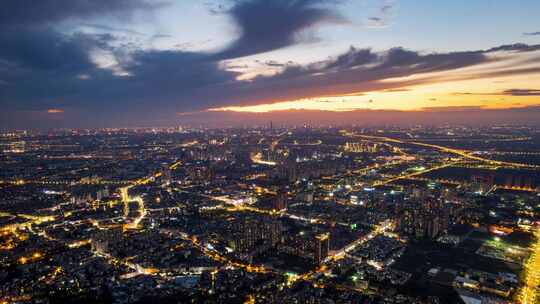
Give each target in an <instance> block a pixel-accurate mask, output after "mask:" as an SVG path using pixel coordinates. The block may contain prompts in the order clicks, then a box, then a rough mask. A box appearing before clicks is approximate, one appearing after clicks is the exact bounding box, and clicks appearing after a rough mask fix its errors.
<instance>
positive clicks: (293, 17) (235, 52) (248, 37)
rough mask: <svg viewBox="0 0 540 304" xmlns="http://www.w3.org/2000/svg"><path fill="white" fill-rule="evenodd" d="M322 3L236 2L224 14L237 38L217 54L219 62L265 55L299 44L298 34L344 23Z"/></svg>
mask: <svg viewBox="0 0 540 304" xmlns="http://www.w3.org/2000/svg"><path fill="white" fill-rule="evenodd" d="M336 2H338V1H336V0H334V1H323V0H272V1H267V0H249V1H248V0H238V1H237V2H236V4H235V5H234V6H233V7H232V8H231V9H230V10H229V11H227V13H228V14H229V15H230V16H231V18H232V19H233V21H234V23H235V24H236V25H237V28H238V31H239V35H240V37H239V38H238V39H237V40H236V41H235V42H233V43H232V44H231V45H230V46H229V47H228V48H226V49H225V50H223V51H222V52H220V53H219V54H218V55H217V57H218V58H220V59H228V58H238V57H243V56H249V55H253V54H258V53H263V52H268V51H272V50H276V49H279V48H283V47H286V46H290V45H292V44H295V43H297V42H298V34H299V33H300V32H301V31H302V30H305V29H308V28H310V27H313V26H315V25H317V24H320V23H325V22H344V19H343V17H341V16H340V15H339V14H338V13H337V12H336V11H335V10H333V9H332V8H329V7H325V4H329V3H330V4H336Z"/></svg>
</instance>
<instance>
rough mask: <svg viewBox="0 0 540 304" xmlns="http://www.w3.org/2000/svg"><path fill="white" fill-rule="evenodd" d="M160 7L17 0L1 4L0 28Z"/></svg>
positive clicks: (118, 1) (125, 1) (119, 1)
mask: <svg viewBox="0 0 540 304" xmlns="http://www.w3.org/2000/svg"><path fill="white" fill-rule="evenodd" d="M160 5H162V4H150V3H148V2H146V1H143V0H114V1H110V0H92V1H88V0H70V1H62V2H61V3H60V2H58V1H57V0H39V1H34V0H17V1H3V2H2V9H1V10H0V27H2V28H6V27H7V26H29V25H38V26H41V25H50V24H52V23H55V22H59V21H63V20H65V19H68V18H84V17H91V16H96V15H103V14H126V13H130V12H132V11H133V10H137V9H152V8H155V7H158V6H160Z"/></svg>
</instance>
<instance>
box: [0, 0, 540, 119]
mask: <svg viewBox="0 0 540 304" xmlns="http://www.w3.org/2000/svg"><path fill="white" fill-rule="evenodd" d="M539 10H540V3H539V2H537V1H532V0H531V1H520V2H519V3H515V2H507V1H505V2H503V1H490V0H478V1H464V0H459V1H436V2H434V1H404V0H402V1H400V0H382V1H375V0H365V1H353V0H328V1H324V0H295V1H286V0H276V1H264V0H237V1H234V0H214V1H144V0H136V1H127V0H121V1H114V2H110V1H105V0H97V1H69V2H68V1H66V2H64V3H62V4H59V2H56V1H39V2H34V1H26V0H25V1H7V2H6V3H5V4H4V5H3V9H2V12H0V26H2V28H3V30H2V32H0V45H2V48H1V49H0V71H1V72H0V105H1V106H2V113H1V114H0V129H24V128H29V129H47V128H92V127H136V126H154V125H155V126H167V125H182V124H191V125H193V124H201V125H212V126H227V125H239V124H242V123H246V124H260V123H263V122H265V121H269V120H274V121H276V122H279V123H282V124H299V123H302V122H308V121H312V122H317V123H318V122H321V123H324V124H332V123H335V124H345V123H350V124H359V125H361V124H376V123H380V124H389V123H396V124H411V123H415V122H418V123H428V124H429V123H432V124H438V123H474V124H484V123H485V124H487V123H511V122H519V123H527V124H532V123H535V121H536V120H537V117H540V107H539V106H540V102H539V96H540V60H539V59H540V34H539V31H540V20H539V19H538V18H537V16H536V12H538V11H539Z"/></svg>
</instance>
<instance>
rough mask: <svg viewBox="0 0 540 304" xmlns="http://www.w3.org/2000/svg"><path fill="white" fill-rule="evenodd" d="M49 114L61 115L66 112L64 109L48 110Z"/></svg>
mask: <svg viewBox="0 0 540 304" xmlns="http://www.w3.org/2000/svg"><path fill="white" fill-rule="evenodd" d="M47 113H50V114H60V113H64V110H62V109H48V110H47Z"/></svg>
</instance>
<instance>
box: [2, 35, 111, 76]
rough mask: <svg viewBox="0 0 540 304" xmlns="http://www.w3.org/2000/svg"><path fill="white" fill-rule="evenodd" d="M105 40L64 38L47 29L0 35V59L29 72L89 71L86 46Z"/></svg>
mask: <svg viewBox="0 0 540 304" xmlns="http://www.w3.org/2000/svg"><path fill="white" fill-rule="evenodd" d="M107 38H110V37H109V36H88V35H73V36H66V35H63V34H60V33H58V32H56V31H54V30H52V29H50V28H43V29H18V30H14V29H5V30H2V31H0V45H2V47H1V48H0V58H1V59H3V60H5V61H8V62H10V63H12V64H15V65H17V68H22V69H31V70H53V69H54V70H59V71H82V70H86V69H90V68H92V67H93V64H92V63H91V62H90V60H89V58H88V53H87V48H86V47H87V46H88V45H89V44H98V43H99V42H100V41H101V42H103V40H105V39H107Z"/></svg>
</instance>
